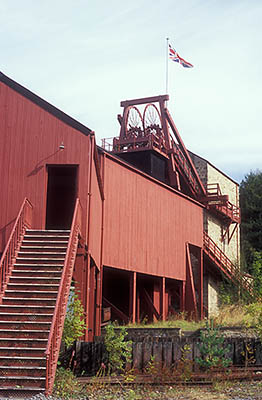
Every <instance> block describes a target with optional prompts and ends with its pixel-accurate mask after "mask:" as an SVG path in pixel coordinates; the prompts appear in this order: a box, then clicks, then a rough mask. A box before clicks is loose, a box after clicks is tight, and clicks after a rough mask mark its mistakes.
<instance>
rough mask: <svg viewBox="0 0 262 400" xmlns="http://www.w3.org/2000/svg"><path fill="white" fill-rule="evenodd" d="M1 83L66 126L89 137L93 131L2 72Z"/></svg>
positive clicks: (0, 74)
mask: <svg viewBox="0 0 262 400" xmlns="http://www.w3.org/2000/svg"><path fill="white" fill-rule="evenodd" d="M0 82H3V83H4V84H6V85H7V86H8V87H10V88H11V89H13V90H15V91H16V92H18V93H19V94H21V95H22V96H24V97H25V98H27V99H28V100H30V101H32V102H33V103H35V104H36V105H38V106H39V107H41V108H43V109H44V110H45V111H47V112H49V113H50V114H52V115H53V116H55V117H56V118H58V119H60V120H61V121H63V122H64V123H65V124H67V125H70V126H71V127H72V128H75V129H76V130H78V131H80V132H82V133H83V134H84V135H86V136H87V135H89V134H90V133H91V132H92V130H91V129H89V128H88V127H87V126H85V125H83V124H81V123H80V122H78V121H77V120H76V119H74V118H72V117H70V116H69V115H68V114H65V113H64V112H63V111H61V110H59V109H58V108H57V107H55V106H53V105H52V104H50V103H48V102H47V101H46V100H44V99H42V98H41V97H39V96H38V95H36V94H35V93H33V92H31V91H30V90H29V89H27V88H25V87H24V86H22V85H20V84H19V83H17V82H16V81H14V80H13V79H11V78H9V77H8V76H6V75H4V74H3V72H1V71H0Z"/></svg>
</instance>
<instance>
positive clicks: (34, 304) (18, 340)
mask: <svg viewBox="0 0 262 400" xmlns="http://www.w3.org/2000/svg"><path fill="white" fill-rule="evenodd" d="M69 235H70V231H68V230H64V231H61V230H60V231H50V230H45V231H39V230H26V233H25V236H24V239H23V241H22V244H21V247H20V250H19V252H18V255H17V257H16V260H15V263H14V267H13V270H12V272H11V276H10V278H9V281H8V284H7V287H6V289H5V291H4V295H3V298H2V303H1V305H0V398H1V396H3V395H7V394H8V395H10V394H12V395H13V396H14V397H15V396H17V395H19V396H21V397H23V396H24V397H26V396H28V395H30V394H34V393H39V392H43V393H44V392H45V388H46V356H45V351H46V348H47V343H48V337H49V332H50V328H51V323H52V319H53V314H54V310H55V306H56V301H57V294H58V290H59V285H60V280H61V275H62V271H63V266H64V262H65V256H66V251H67V247H68V241H69Z"/></svg>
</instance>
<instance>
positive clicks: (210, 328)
mask: <svg viewBox="0 0 262 400" xmlns="http://www.w3.org/2000/svg"><path fill="white" fill-rule="evenodd" d="M198 348H199V351H200V357H196V363H197V364H198V365H199V366H200V367H201V368H203V369H205V370H207V369H212V368H216V367H222V368H226V367H228V366H229V365H230V364H231V360H229V359H228V358H227V357H226V354H227V353H228V351H229V346H227V347H225V346H224V338H223V337H222V336H221V335H220V332H219V328H218V327H214V322H213V321H212V320H211V322H210V324H208V323H207V325H206V330H205V331H201V332H200V343H199V345H198Z"/></svg>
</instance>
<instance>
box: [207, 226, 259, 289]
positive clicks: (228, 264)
mask: <svg viewBox="0 0 262 400" xmlns="http://www.w3.org/2000/svg"><path fill="white" fill-rule="evenodd" d="M203 248H204V251H205V252H206V253H207V254H208V255H209V257H210V258H211V260H213V261H214V262H215V264H216V265H218V266H219V268H220V269H221V270H222V271H223V272H224V274H225V275H226V276H227V277H228V278H230V279H233V280H236V281H237V282H238V283H239V284H240V285H241V287H242V288H243V289H245V290H246V291H248V292H249V294H250V295H252V292H253V285H252V282H251V281H250V280H249V279H248V278H247V277H246V276H245V275H243V274H242V273H241V271H240V269H239V267H238V266H236V265H234V264H233V263H232V261H231V260H230V259H229V258H228V257H227V256H226V255H225V253H224V252H223V251H222V250H221V249H220V248H219V247H218V246H217V245H216V243H215V242H214V240H213V239H211V237H209V236H208V234H207V233H206V232H204V237H203Z"/></svg>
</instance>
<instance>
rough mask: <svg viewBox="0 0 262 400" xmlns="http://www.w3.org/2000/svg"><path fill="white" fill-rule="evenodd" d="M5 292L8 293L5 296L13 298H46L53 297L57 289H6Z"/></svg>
mask: <svg viewBox="0 0 262 400" xmlns="http://www.w3.org/2000/svg"><path fill="white" fill-rule="evenodd" d="M5 294H6V295H8V296H6V297H13V298H17V297H20V298H32V299H33V298H40V297H42V298H46V299H54V298H56V296H57V289H56V290H32V291H31V292H28V291H27V290H8V289H7V290H6V291H5Z"/></svg>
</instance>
